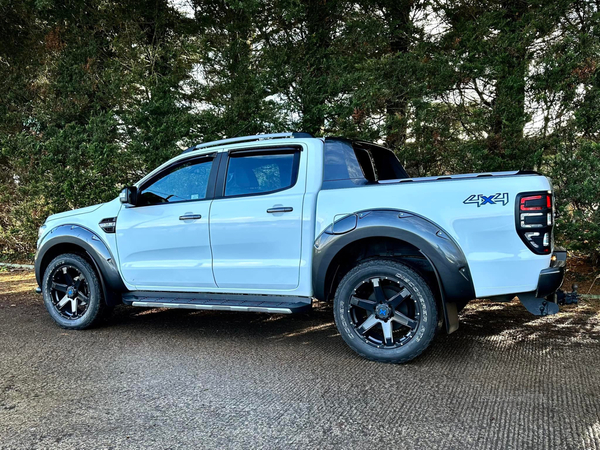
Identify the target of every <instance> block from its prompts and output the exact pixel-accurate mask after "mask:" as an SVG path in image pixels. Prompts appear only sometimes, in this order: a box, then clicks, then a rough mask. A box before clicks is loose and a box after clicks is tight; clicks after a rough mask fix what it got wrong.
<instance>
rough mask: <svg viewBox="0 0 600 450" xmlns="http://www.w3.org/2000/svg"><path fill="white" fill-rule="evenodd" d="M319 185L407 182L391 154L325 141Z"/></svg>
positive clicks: (371, 146)
mask: <svg viewBox="0 0 600 450" xmlns="http://www.w3.org/2000/svg"><path fill="white" fill-rule="evenodd" d="M323 151H324V154H323V158H324V167H323V181H324V182H328V183H327V184H328V185H329V186H337V187H343V186H347V184H344V183H340V182H341V181H346V182H347V183H350V184H349V185H360V184H367V183H376V182H378V181H384V180H396V179H401V178H408V175H407V173H406V171H405V170H404V168H403V167H402V164H400V161H398V158H396V155H394V152H392V151H391V150H389V149H387V148H384V147H380V146H378V145H374V144H369V143H366V142H360V141H357V142H352V141H349V140H345V139H338V138H328V139H326V140H325V145H324V150H323Z"/></svg>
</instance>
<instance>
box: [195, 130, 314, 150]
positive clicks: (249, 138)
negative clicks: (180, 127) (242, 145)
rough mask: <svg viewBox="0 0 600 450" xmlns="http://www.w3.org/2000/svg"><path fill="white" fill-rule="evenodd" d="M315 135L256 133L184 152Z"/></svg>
mask: <svg viewBox="0 0 600 450" xmlns="http://www.w3.org/2000/svg"><path fill="white" fill-rule="evenodd" d="M313 137H314V136H313V135H312V134H310V133H296V132H289V133H271V134H255V135H253V136H241V137H235V138H229V139H221V140H219V141H212V142H205V143H203V144H198V145H196V146H194V147H190V148H188V149H187V150H184V151H183V153H187V152H192V151H194V150H198V149H201V148H207V147H215V146H217V145H225V144H234V143H239V142H252V141H263V140H267V139H285V138H313Z"/></svg>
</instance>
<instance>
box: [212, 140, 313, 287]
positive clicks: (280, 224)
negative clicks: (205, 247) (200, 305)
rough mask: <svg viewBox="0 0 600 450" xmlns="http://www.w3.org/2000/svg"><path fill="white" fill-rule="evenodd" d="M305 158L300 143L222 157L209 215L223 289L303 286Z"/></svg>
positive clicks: (215, 267)
mask: <svg viewBox="0 0 600 450" xmlns="http://www.w3.org/2000/svg"><path fill="white" fill-rule="evenodd" d="M225 156H226V155H224V157H225ZM305 159H306V155H305V154H302V149H301V147H296V146H294V147H281V148H269V149H256V150H242V151H232V152H230V153H229V155H228V157H227V158H226V159H225V158H224V159H223V161H222V163H221V168H220V170H219V181H218V183H217V192H216V194H215V200H214V201H213V204H212V206H211V213H210V236H211V246H212V251H213V273H214V277H215V281H216V283H217V286H218V287H220V288H229V289H243V290H260V291H261V292H263V291H269V290H293V289H295V288H296V287H297V286H298V283H299V272H300V259H301V244H302V204H303V199H304V193H305V190H306V176H305V173H306V161H305Z"/></svg>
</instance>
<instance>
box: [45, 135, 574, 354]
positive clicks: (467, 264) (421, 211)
mask: <svg viewBox="0 0 600 450" xmlns="http://www.w3.org/2000/svg"><path fill="white" fill-rule="evenodd" d="M553 223H554V198H553V194H552V188H551V185H550V183H549V180H548V179H547V178H545V177H543V176H541V175H539V174H536V173H523V172H502V173H487V174H469V175H454V176H443V177H430V178H410V177H409V175H408V174H407V173H406V171H405V170H404V168H403V167H402V165H401V164H400V162H399V161H398V159H397V158H396V156H395V155H394V153H393V152H391V151H390V150H389V149H387V148H384V147H381V146H378V145H375V144H371V143H367V142H360V141H351V140H347V139H343V138H314V137H312V136H310V135H307V134H306V133H281V134H274V135H258V136H248V137H243V138H233V139H226V140H222V141H216V142H210V143H205V144H200V145H198V146H195V147H192V148H190V149H188V150H186V151H185V152H183V153H182V154H180V155H179V156H177V157H175V158H173V159H172V160H170V161H167V162H166V163H165V164H163V165H161V166H160V167H158V168H157V169H155V170H154V171H152V172H151V173H149V174H148V175H147V176H145V177H144V178H142V179H141V180H140V181H139V182H138V183H136V184H135V185H133V186H130V187H127V188H125V189H124V190H123V191H122V192H121V195H120V196H119V197H118V198H117V199H115V200H113V201H111V202H108V203H106V204H101V205H95V206H91V207H88V208H83V209H80V210H74V211H69V212H65V213H60V214H56V215H54V216H50V217H49V218H48V219H47V220H46V222H45V223H44V225H43V226H42V227H41V229H40V237H39V241H38V251H37V254H36V263H35V267H36V277H37V280H38V283H39V285H40V291H41V292H42V293H43V295H44V302H45V304H46V307H47V308H48V311H49V312H50V314H51V316H52V317H53V319H54V320H55V321H56V322H57V323H58V324H59V325H60V326H63V327H65V328H73V329H82V328H87V327H89V326H92V325H94V324H96V323H97V322H98V320H99V318H100V317H101V316H102V315H103V314H104V313H105V312H106V311H108V310H110V309H111V307H113V306H114V305H116V304H120V303H125V304H127V305H131V306H139V307H167V308H186V309H198V310H223V311H248V312H268V313H285V314H289V313H294V312H303V311H306V310H308V309H310V307H311V304H312V302H313V300H314V299H315V298H316V299H317V300H322V301H333V302H334V317H335V320H336V324H337V326H338V329H339V330H340V334H341V335H342V337H343V338H344V340H345V341H346V342H347V343H348V344H349V345H350V347H351V348H353V349H354V350H355V351H356V352H358V353H359V354H361V355H363V356H365V357H367V358H370V359H374V360H378V361H384V362H405V361H408V360H410V359H412V358H414V357H415V356H417V355H418V354H420V353H421V352H422V351H423V350H424V349H425V348H426V347H427V346H428V345H429V342H430V341H431V339H432V338H433V334H434V332H435V330H436V329H437V328H438V325H439V326H442V327H444V328H445V329H446V331H447V332H452V331H454V330H456V328H457V327H458V312H459V311H460V309H462V308H463V307H464V306H465V305H466V303H467V302H468V301H470V300H472V299H474V298H478V297H494V298H497V299H510V298H513V297H514V296H515V295H518V296H519V299H520V300H521V301H522V302H523V304H524V305H525V306H526V307H527V308H528V309H529V310H531V311H532V312H534V313H539V314H550V313H554V312H557V311H558V307H557V306H556V304H555V303H554V302H553V301H552V300H553V297H552V296H553V294H554V292H555V291H556V290H557V289H558V288H559V287H560V284H561V283H562V278H563V275H564V261H565V255H564V253H561V252H554V251H553V239H552V231H553ZM438 322H439V324H438Z"/></svg>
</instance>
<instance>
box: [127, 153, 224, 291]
mask: <svg viewBox="0 0 600 450" xmlns="http://www.w3.org/2000/svg"><path fill="white" fill-rule="evenodd" d="M213 159H214V158H213V156H212V155H211V156H203V157H196V158H192V159H188V160H184V161H181V162H177V163H175V164H174V165H173V166H170V167H167V168H166V169H165V170H163V171H161V172H160V173H159V174H157V175H156V176H155V177H153V178H152V179H150V180H149V181H148V182H146V183H144V185H142V186H140V188H139V192H140V194H139V201H138V205H137V206H129V207H125V208H122V209H121V211H120V213H119V216H118V218H117V249H118V255H119V265H120V269H121V273H122V275H123V278H124V279H125V281H127V282H128V283H130V284H132V285H134V286H135V287H136V288H137V289H144V290H165V291H169V290H170V291H177V290H183V291H185V290H192V291H193V290H196V289H205V288H211V287H215V286H216V284H215V281H214V278H213V274H212V255H211V251H210V240H209V229H208V219H209V212H210V204H211V201H212V192H211V191H213V190H214V180H216V164H215V165H213ZM211 187H212V188H211Z"/></svg>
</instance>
